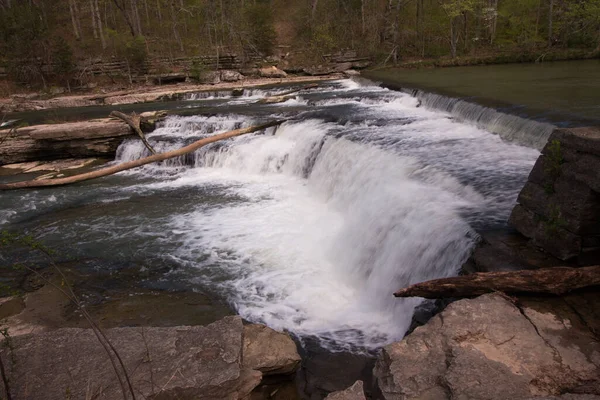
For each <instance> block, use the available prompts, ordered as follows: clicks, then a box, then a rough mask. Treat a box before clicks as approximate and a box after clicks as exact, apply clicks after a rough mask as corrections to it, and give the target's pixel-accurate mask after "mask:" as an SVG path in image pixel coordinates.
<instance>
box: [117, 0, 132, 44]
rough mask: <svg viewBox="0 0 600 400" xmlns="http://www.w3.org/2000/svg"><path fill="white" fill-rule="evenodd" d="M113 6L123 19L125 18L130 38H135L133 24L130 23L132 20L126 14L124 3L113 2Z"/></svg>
mask: <svg viewBox="0 0 600 400" xmlns="http://www.w3.org/2000/svg"><path fill="white" fill-rule="evenodd" d="M113 4H114V5H115V6H117V8H118V9H119V11H120V12H121V15H123V18H125V22H126V23H127V26H128V27H129V32H130V33H131V36H134V37H135V36H136V29H135V26H134V23H133V22H132V19H131V17H130V15H129V13H128V12H127V6H126V5H125V4H124V3H120V2H119V0H113Z"/></svg>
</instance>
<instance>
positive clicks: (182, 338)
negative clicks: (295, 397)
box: [2, 316, 298, 400]
mask: <svg viewBox="0 0 600 400" xmlns="http://www.w3.org/2000/svg"><path fill="white" fill-rule="evenodd" d="M246 332H249V335H250V339H244V336H245V333H246ZM106 335H107V336H108V338H109V339H110V340H111V342H112V344H113V345H114V347H115V348H116V349H117V350H118V352H119V354H120V356H121V358H122V359H123V361H124V363H125V365H126V367H127V370H128V371H129V376H130V378H131V382H132V386H133V387H134V389H135V390H136V392H137V396H138V397H140V398H146V399H155V400H156V399H190V400H191V399H214V400H217V399H232V400H233V399H245V398H248V396H249V394H250V392H251V391H252V390H253V389H254V388H255V387H256V386H257V385H259V384H260V382H261V378H262V373H261V372H260V371H258V370H255V369H254V367H256V368H262V369H265V370H266V371H267V372H268V373H269V372H270V373H275V372H276V371H279V370H281V371H286V372H291V370H292V368H295V367H297V365H298V364H297V362H296V360H295V359H294V360H293V361H294V363H293V366H292V365H291V364H290V363H289V360H288V359H287V358H286V360H284V361H282V360H277V359H275V358H274V357H272V356H266V355H264V354H262V355H261V350H260V349H263V348H265V349H267V348H270V349H273V347H274V348H275V349H276V350H275V351H277V352H279V353H278V354H285V355H286V357H289V358H293V355H292V351H291V348H290V346H289V345H290V343H291V344H292V345H293V341H292V340H291V339H290V338H289V337H288V336H287V335H284V334H279V333H276V332H273V331H270V329H269V328H266V327H263V326H258V327H255V326H252V325H250V326H249V327H246V328H245V327H244V326H243V325H242V320H241V318H240V317H237V316H236V317H226V318H224V319H222V320H220V321H217V322H215V323H212V324H210V325H207V326H204V327H203V326H193V327H189V326H183V327H171V328H154V327H152V328H143V329H142V328H113V329H108V330H106ZM279 335H281V337H280V336H279ZM283 336H285V338H284V337H283ZM286 338H287V341H286ZM271 339H275V341H276V343H277V344H276V345H274V346H273V344H272V343H270V342H269V343H264V342H262V343H257V342H255V341H254V340H257V341H262V340H271ZM270 346H271V347H270ZM245 348H249V349H251V350H250V352H251V354H250V357H248V359H249V360H253V361H251V362H249V363H247V362H243V360H244V359H246V357H245V356H244V349H245ZM294 350H295V347H294ZM296 355H297V353H296ZM2 357H3V360H10V359H14V360H15V363H10V365H7V363H5V366H6V367H7V369H8V374H9V377H10V382H11V391H12V395H13V398H15V399H31V400H36V399H40V400H41V399H44V400H53V399H64V398H65V393H68V394H69V396H70V397H69V398H73V399H80V398H81V399H83V398H99V399H118V398H122V395H121V392H120V386H119V384H118V382H117V379H115V374H114V371H113V369H112V367H111V365H110V362H109V360H108V358H107V354H106V352H105V351H104V349H103V348H102V346H101V345H100V343H99V342H98V340H97V339H96V337H95V336H94V334H93V332H92V331H91V330H90V329H58V330H55V331H50V332H46V333H41V334H36V335H23V336H18V337H15V338H13V339H12V345H11V348H10V349H9V348H3V349H2ZM86 396H87V397H86ZM94 396H97V397H94Z"/></svg>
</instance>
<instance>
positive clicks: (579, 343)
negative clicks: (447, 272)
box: [374, 293, 600, 400]
mask: <svg viewBox="0 0 600 400" xmlns="http://www.w3.org/2000/svg"><path fill="white" fill-rule="evenodd" d="M586 296H591V298H590V297H586ZM598 300H599V299H598V294H597V293H595V294H592V295H571V296H567V297H565V298H554V299H549V298H543V299H541V300H539V301H537V300H535V299H528V300H521V301H520V303H517V304H515V303H513V301H511V300H509V299H507V298H506V297H504V296H503V295H500V294H490V295H484V296H480V297H478V298H475V299H471V300H461V301H457V302H455V303H452V304H450V305H449V306H448V307H447V308H446V309H445V310H444V311H443V312H442V313H440V314H438V315H436V316H435V317H434V318H432V319H431V320H430V321H429V322H428V323H427V324H426V325H424V326H422V327H419V328H417V329H416V330H415V331H414V332H413V333H411V334H410V335H408V336H407V337H405V338H404V340H402V341H401V342H397V343H393V344H391V345H389V346H386V347H385V348H384V350H383V351H382V353H381V355H380V356H379V358H378V360H377V364H376V366H375V370H374V375H375V377H376V379H377V383H378V385H379V388H380V389H381V392H382V394H383V397H384V398H385V399H386V400H406V399H432V400H434V399H462V400H469V399H473V400H485V399H490V400H500V399H510V400H517V399H528V398H538V397H543V398H554V397H552V396H558V395H560V394H564V393H573V394H590V395H598V394H600V343H599V342H598V337H597V336H596V335H595V332H598V326H597V325H598V322H597V321H598V319H597V318H598V315H597V313H598V312H599V311H600V310H599V309H597V308H594V307H597V305H598V304H599V302H598ZM579 310H581V311H582V312H581V313H580V312H579Z"/></svg>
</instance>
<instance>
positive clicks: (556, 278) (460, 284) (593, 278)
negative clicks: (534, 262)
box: [394, 265, 600, 299]
mask: <svg viewBox="0 0 600 400" xmlns="http://www.w3.org/2000/svg"><path fill="white" fill-rule="evenodd" d="M598 285H600V265H596V266H591V267H582V268H568V267H554V268H543V269H537V270H524V271H509V272H479V273H475V274H472V275H466V276H457V277H454V278H443V279H434V280H431V281H426V282H421V283H417V284H414V285H411V286H409V287H407V288H404V289H400V290H399V291H397V292H396V293H394V296H396V297H425V298H427V299H440V298H446V297H474V296H480V295H482V294H486V293H491V292H505V293H537V294H554V295H561V294H565V293H568V292H570V291H573V290H576V289H582V288H585V287H590V286H598Z"/></svg>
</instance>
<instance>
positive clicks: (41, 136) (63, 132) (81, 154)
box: [0, 119, 131, 165]
mask: <svg viewBox="0 0 600 400" xmlns="http://www.w3.org/2000/svg"><path fill="white" fill-rule="evenodd" d="M129 135H131V130H130V128H129V127H128V126H127V124H125V123H124V122H121V121H115V120H110V119H101V120H92V121H85V122H69V123H65V124H56V125H35V126H31V127H25V128H19V129H17V131H16V132H15V133H14V134H13V135H11V136H10V137H9V138H8V139H7V140H5V141H3V142H2V143H0V165H4V164H14V163H22V162H27V161H39V160H53V159H61V158H87V157H100V156H104V157H109V156H114V154H115V151H116V150H117V147H118V146H119V144H120V143H121V142H122V141H123V139H124V138H125V137H127V136H129Z"/></svg>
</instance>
